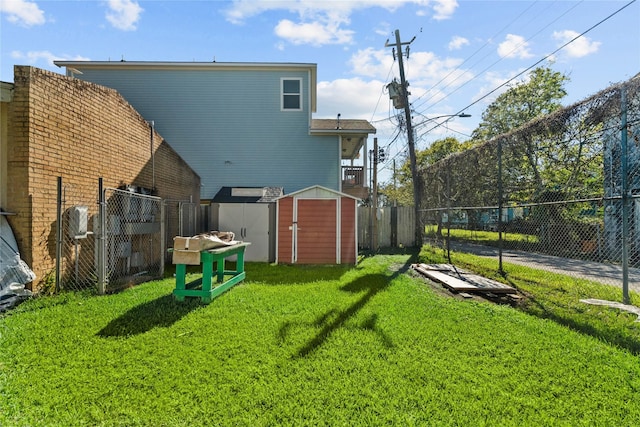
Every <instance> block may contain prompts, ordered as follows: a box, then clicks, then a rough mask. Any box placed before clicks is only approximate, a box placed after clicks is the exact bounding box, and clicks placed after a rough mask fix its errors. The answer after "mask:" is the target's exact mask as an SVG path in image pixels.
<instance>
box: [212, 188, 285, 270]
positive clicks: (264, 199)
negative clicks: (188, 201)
mask: <svg viewBox="0 0 640 427" xmlns="http://www.w3.org/2000/svg"><path fill="white" fill-rule="evenodd" d="M283 194H284V191H283V189H282V187H222V188H221V189H220V191H218V193H217V194H216V196H215V197H214V198H213V199H212V200H211V211H210V214H209V215H210V223H211V225H212V227H213V229H215V230H219V231H233V232H234V233H235V238H236V240H241V241H244V242H250V243H251V246H249V247H247V250H246V252H245V255H244V260H245V261H255V262H273V261H274V260H275V247H276V239H275V234H276V233H274V230H275V225H276V215H275V200H276V199H277V198H278V197H280V196H282V195H283Z"/></svg>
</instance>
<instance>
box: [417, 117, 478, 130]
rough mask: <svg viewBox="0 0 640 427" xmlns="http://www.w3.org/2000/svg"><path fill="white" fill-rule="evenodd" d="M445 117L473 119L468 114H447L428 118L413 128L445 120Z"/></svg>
mask: <svg viewBox="0 0 640 427" xmlns="http://www.w3.org/2000/svg"><path fill="white" fill-rule="evenodd" d="M445 117H462V118H467V117H471V114H467V113H460V114H445V115H444V116H437V117H431V118H428V119H427V120H423V121H421V122H420V123H416V124H414V125H413V127H414V128H415V127H416V126H420V125H423V124H425V123H429V122H432V121H434V120H438V119H443V118H445Z"/></svg>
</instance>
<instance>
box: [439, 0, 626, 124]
mask: <svg viewBox="0 0 640 427" xmlns="http://www.w3.org/2000/svg"><path fill="white" fill-rule="evenodd" d="M636 1H637V0H631V1H630V2H628V3H627V4H625V5H624V6H622V7H621V8H619V9H618V10H616V11H615V12H613V13H611V14H610V15H608V16H607V17H605V18H603V19H601V20H600V21H598V22H597V23H595V24H594V25H592V26H591V27H589V28H587V29H586V30H585V31H583V32H582V33H580V34H578V35H577V36H575V37H574V38H572V39H571V40H569V41H568V42H566V43H565V44H563V45H562V46H560V47H559V48H557V49H556V50H554V51H553V52H551V53H549V54H547V55H545V56H544V57H542V58H541V59H539V60H538V61H536V62H535V63H533V64H532V65H530V66H529V67H527V68H525V69H524V70H522V71H520V72H519V73H517V74H516V75H515V76H513V77H511V78H510V79H508V80H507V81H505V82H503V83H502V84H500V85H498V86H496V87H495V88H494V89H492V90H491V91H489V92H488V93H486V94H485V95H483V96H481V97H480V98H478V99H476V100H475V101H473V102H472V103H470V104H469V105H467V106H466V107H464V108H462V109H461V110H460V111H458V112H457V113H456V114H455V115H458V114H462V113H463V112H464V111H465V110H467V109H469V107H472V106H474V105H475V104H477V103H478V102H480V101H482V100H483V99H485V98H487V97H488V96H489V95H491V94H493V93H495V92H496V91H497V90H499V89H500V88H502V87H504V86H506V85H508V84H509V83H511V82H512V81H514V80H515V79H517V78H518V77H520V76H522V75H523V74H525V73H526V72H528V71H529V70H531V69H533V68H534V67H536V66H537V65H539V64H540V63H542V62H544V61H546V60H547V59H549V58H550V57H552V56H553V55H555V54H556V53H558V52H560V51H561V50H562V49H564V48H565V47H567V46H569V45H570V44H571V43H573V42H575V41H576V40H578V39H579V38H580V37H582V36H584V35H585V34H587V33H588V32H590V31H591V30H593V29H595V28H596V27H598V26H600V25H602V24H603V23H604V22H606V21H608V20H609V19H611V18H612V17H614V16H615V15H617V14H618V13H620V12H622V11H623V10H624V9H626V8H627V7H629V6H630V5H631V4H633V3H635V2H636ZM455 115H454V116H455ZM449 120H450V119H449ZM449 120H445V123H446V122H447V121H449ZM441 125H442V124H438V125H437V126H434V127H432V128H431V129H429V130H427V131H426V132H430V131H432V130H434V129H436V128H437V127H439V126H441Z"/></svg>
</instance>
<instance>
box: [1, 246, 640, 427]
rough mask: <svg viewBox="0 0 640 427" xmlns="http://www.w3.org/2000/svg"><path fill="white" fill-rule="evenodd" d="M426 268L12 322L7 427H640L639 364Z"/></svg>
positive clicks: (64, 310) (287, 281) (70, 302)
mask: <svg viewBox="0 0 640 427" xmlns="http://www.w3.org/2000/svg"><path fill="white" fill-rule="evenodd" d="M410 262H415V260H412V259H410V258H409V256H405V255H386V256H383V255H378V256H375V257H369V258H366V259H364V260H363V262H361V263H360V264H359V266H358V267H356V268H346V267H317V268H312V267H290V266H289V267H287V266H269V265H261V264H251V263H249V264H248V265H247V268H246V271H247V281H245V282H244V283H242V284H240V285H238V286H236V287H234V288H233V289H231V290H230V291H229V292H227V293H225V294H224V295H222V296H221V297H219V298H218V299H216V300H214V301H213V302H212V303H211V304H209V305H203V304H200V303H199V302H198V301H197V300H188V301H186V302H184V303H178V302H176V301H174V300H173V298H172V297H171V290H172V288H173V280H172V279H166V280H161V281H155V282H149V283H145V284H143V285H140V286H137V287H135V288H132V289H129V290H126V291H124V292H122V293H119V294H115V295H108V296H100V297H97V296H92V295H87V294H64V295H59V296H55V297H48V298H40V299H36V300H32V301H28V302H26V303H24V304H22V305H21V306H19V307H18V309H16V310H14V311H13V312H12V313H11V314H10V315H8V316H5V317H2V318H0V425H2V426H74V425H79V426H103V425H104V426H138V425H139V426H196V425H223V426H245V425H246V426H261V425H265V426H266V425H269V426H271V425H310V426H316V425H327V426H329V425H330V426H340V425H344V426H352V425H366V426H370V425H402V426H404V425H420V426H423V425H429V426H433V425H458V426H459V425H463V426H483V425H487V426H495V425H518V426H529V425H534V426H547V425H571V426H573V425H585V426H587V425H588V426H591V425H602V426H632V425H640V405H639V404H638V402H639V401H640V360H639V359H638V356H635V355H634V354H633V353H632V352H630V351H629V350H627V349H624V348H621V347H620V346H615V345H611V344H608V343H606V342H605V341H603V340H601V339H598V338H595V337H593V336H591V335H588V334H584V333H580V332H577V331H575V330H573V329H570V328H568V327H566V326H563V325H561V324H559V323H557V322H555V321H551V320H549V319H541V318H539V317H536V316H533V315H530V314H527V313H523V312H521V311H519V310H516V309H514V308H511V307H508V306H501V305H494V304H490V303H482V302H470V301H462V300H458V299H454V298H449V297H446V296H442V295H441V294H440V293H438V292H435V291H434V290H433V288H431V287H430V286H428V285H426V284H425V283H424V281H423V280H422V279H420V278H417V277H414V276H412V275H409V274H404V272H405V271H406V269H407V268H408V264H409V263H410ZM638 325H640V323H638V324H633V323H629V325H626V324H625V326H624V327H628V328H633V327H636V328H637V327H638Z"/></svg>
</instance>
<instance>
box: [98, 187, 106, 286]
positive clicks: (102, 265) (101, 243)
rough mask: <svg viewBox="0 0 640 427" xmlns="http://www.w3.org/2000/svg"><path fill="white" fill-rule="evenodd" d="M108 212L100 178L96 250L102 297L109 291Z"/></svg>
mask: <svg viewBox="0 0 640 427" xmlns="http://www.w3.org/2000/svg"><path fill="white" fill-rule="evenodd" d="M106 216H107V212H106V203H105V200H104V191H103V188H102V178H98V223H99V224H100V226H99V230H98V239H97V242H96V244H97V245H98V246H97V248H96V250H97V252H98V256H97V258H98V260H97V261H98V265H97V266H96V268H97V270H98V271H97V276H98V283H97V285H98V293H99V294H100V295H104V294H105V292H106V289H107V278H106V276H107V268H106V262H105V261H106V259H105V255H106V248H105V245H106V242H107V239H106V229H107V220H106Z"/></svg>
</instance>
